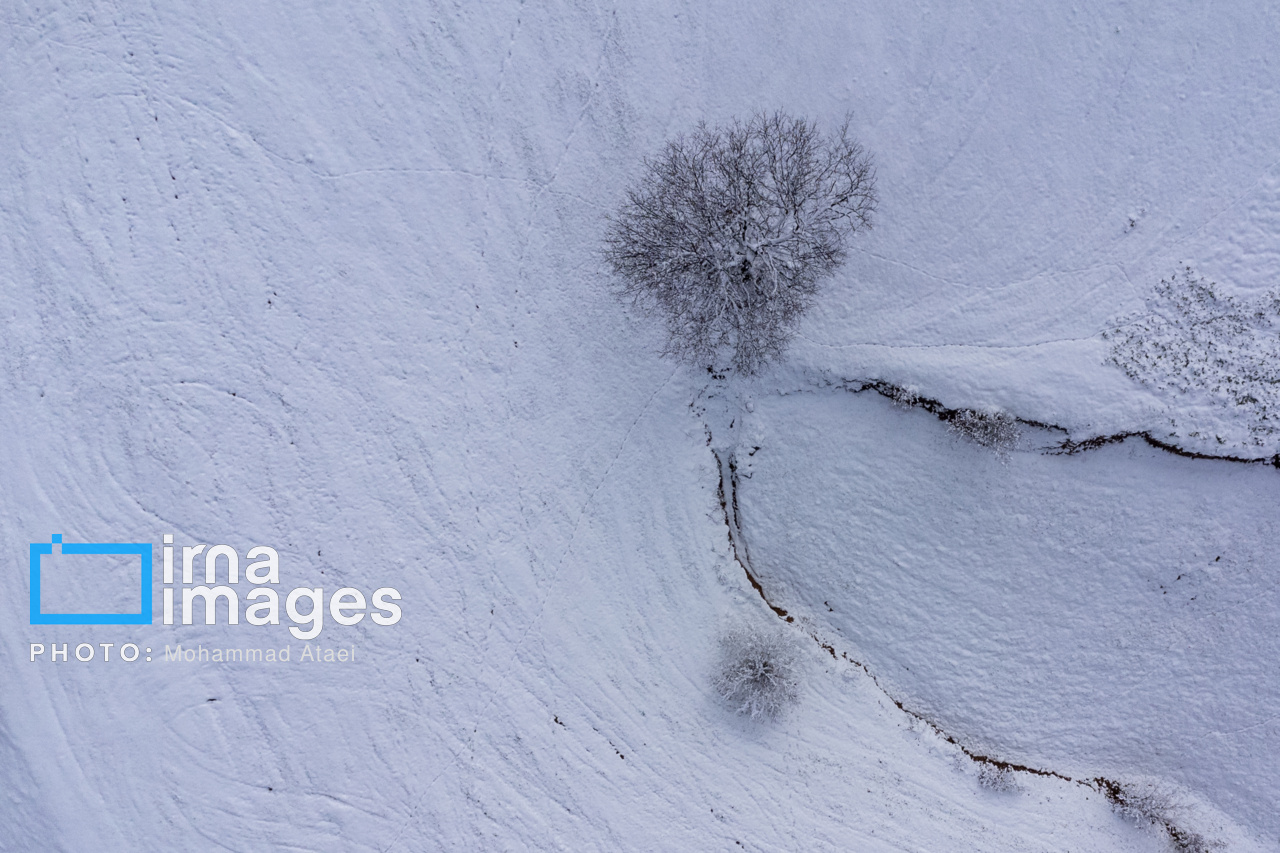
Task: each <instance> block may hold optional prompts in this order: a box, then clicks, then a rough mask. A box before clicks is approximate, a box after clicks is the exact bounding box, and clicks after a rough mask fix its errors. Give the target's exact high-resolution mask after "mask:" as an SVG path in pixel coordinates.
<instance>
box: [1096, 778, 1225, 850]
mask: <svg viewBox="0 0 1280 853" xmlns="http://www.w3.org/2000/svg"><path fill="white" fill-rule="evenodd" d="M1107 796H1108V797H1109V798H1110V800H1111V804H1112V806H1113V807H1114V808H1115V810H1116V812H1117V813H1119V814H1120V815H1121V816H1122V817H1125V818H1127V819H1129V820H1131V821H1133V822H1134V823H1135V824H1137V825H1139V826H1148V827H1152V828H1154V829H1157V830H1160V829H1163V830H1164V831H1165V832H1167V833H1168V834H1169V840H1170V841H1172V842H1173V846H1174V849H1176V850H1177V851H1178V852H1179V853H1212V851H1215V850H1221V849H1222V848H1223V844H1222V842H1220V841H1217V840H1214V839H1209V838H1206V837H1205V836H1204V835H1202V834H1200V833H1199V832H1196V831H1195V830H1193V829H1189V828H1187V825H1186V824H1187V822H1188V821H1189V820H1190V819H1191V817H1192V811H1193V808H1192V805H1191V803H1190V801H1189V800H1187V798H1186V797H1185V796H1184V795H1183V794H1181V793H1180V792H1179V791H1178V790H1177V789H1176V788H1174V787H1172V786H1170V785H1168V784H1166V783H1163V782H1160V781H1157V780H1141V781H1134V782H1127V783H1125V784H1123V785H1119V784H1114V783H1113V784H1112V785H1111V786H1110V787H1109V788H1108V790H1107Z"/></svg>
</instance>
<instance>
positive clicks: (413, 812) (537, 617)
mask: <svg viewBox="0 0 1280 853" xmlns="http://www.w3.org/2000/svg"><path fill="white" fill-rule="evenodd" d="M679 371H680V368H679V367H676V368H675V369H674V370H672V371H671V373H670V374H668V376H667V378H666V379H665V380H663V382H662V384H661V385H659V386H658V387H657V389H656V390H655V391H654V392H653V393H652V394H650V395H649V398H648V399H647V400H645V403H644V405H643V406H641V407H640V412H639V414H637V415H636V416H635V419H634V420H632V421H631V425H630V426H629V427H627V431H626V433H624V434H623V436H622V440H621V441H620V442H618V449H617V450H616V451H615V452H614V454H613V458H612V459H610V460H609V464H608V465H606V466H605V469H604V473H602V474H601V475H600V480H599V482H597V483H596V485H595V488H593V489H592V490H591V494H590V495H588V496H587V499H586V500H585V501H583V504H582V507H581V508H580V509H579V510H578V516H577V518H576V519H575V521H574V523H573V530H572V531H570V533H569V541H568V542H566V543H565V546H564V550H563V551H561V553H560V557H559V559H558V560H557V561H556V564H555V567H554V568H553V569H552V571H551V574H550V576H549V579H548V581H547V584H546V589H545V590H544V591H543V593H542V598H541V599H540V600H539V602H538V610H537V612H536V613H535V614H534V616H533V618H532V619H530V620H529V624H528V625H527V626H526V627H525V629H524V631H523V632H522V633H521V634H520V637H519V638H518V639H517V640H516V641H515V643H514V644H513V645H512V646H511V650H510V651H511V656H512V659H514V658H515V653H516V652H518V651H519V650H520V649H521V647H523V646H524V643H525V640H526V639H528V637H529V634H530V633H532V632H533V629H534V628H536V627H537V626H538V625H539V623H541V621H542V615H543V613H544V612H545V611H546V608H547V601H548V599H550V597H551V590H552V588H553V587H554V586H555V583H556V580H557V579H558V578H559V576H560V569H561V568H562V567H563V566H564V561H565V560H566V559H568V557H569V553H570V552H571V551H572V550H573V543H574V540H575V539H576V538H577V536H578V530H579V528H581V526H582V520H583V519H584V518H585V517H586V515H587V511H588V510H589V509H590V507H591V504H592V503H593V502H594V501H595V497H596V495H597V494H598V493H599V492H600V489H602V488H604V484H605V483H606V482H608V480H609V472H610V471H612V470H613V466H614V465H616V464H617V462H618V460H619V459H620V458H621V457H622V451H623V450H624V449H625V448H626V446H627V441H628V440H629V439H630V438H631V434H632V433H633V432H635V428H636V427H637V426H638V425H639V424H640V421H641V420H642V419H643V418H644V416H645V414H646V413H648V411H649V407H650V406H652V405H653V401H654V400H655V399H657V397H658V395H659V394H660V393H662V391H663V389H665V388H666V387H667V386H668V385H670V384H671V380H672V379H674V378H675V375H676V373H678V372H679ZM508 671H509V670H508ZM505 682H506V675H505V674H504V675H503V677H502V682H501V683H500V685H499V686H498V687H497V688H495V689H494V690H491V691H490V698H489V701H488V702H486V703H485V705H484V707H482V708H481V709H480V711H479V713H478V715H477V717H481V718H482V717H484V715H485V713H486V712H487V711H488V710H489V708H491V707H492V706H493V703H494V702H495V701H497V698H496V697H497V696H499V695H501V687H502V686H504V685H505ZM478 731H479V727H478V725H477V726H473V728H472V731H471V737H470V738H469V739H468V740H467V742H466V744H465V745H464V746H465V747H470V745H471V744H472V742H473V741H474V740H475V735H476V734H477V732H478ZM446 748H447V747H446ZM449 751H450V752H451V753H452V755H453V758H452V759H451V760H450V761H449V762H448V763H447V764H446V765H445V766H444V767H442V768H441V769H440V771H439V772H438V773H436V775H435V776H433V777H431V781H430V782H428V783H427V785H426V787H425V788H423V789H422V793H421V794H419V795H418V799H417V800H415V801H414V804H413V807H412V808H411V809H410V810H409V814H408V816H407V817H406V818H405V820H404V823H402V824H401V825H400V828H399V829H398V830H397V831H396V834H395V836H394V837H393V838H392V839H391V841H390V842H388V843H387V846H386V847H383V848H382V849H381V853H388V851H390V850H391V848H393V847H394V846H395V845H396V844H397V843H398V842H399V841H400V839H401V837H403V835H404V832H405V830H406V829H407V828H408V827H409V826H410V825H411V824H412V823H413V821H414V818H415V817H417V813H418V809H419V808H420V807H421V806H422V801H423V800H424V799H426V796H427V794H428V793H429V792H430V791H431V789H432V787H434V785H435V784H436V782H438V781H439V780H440V777H442V776H443V775H444V774H445V773H447V772H448V771H449V770H451V769H453V767H455V766H456V765H457V763H458V759H459V753H460V752H461V751H462V750H452V749H450V750H449Z"/></svg>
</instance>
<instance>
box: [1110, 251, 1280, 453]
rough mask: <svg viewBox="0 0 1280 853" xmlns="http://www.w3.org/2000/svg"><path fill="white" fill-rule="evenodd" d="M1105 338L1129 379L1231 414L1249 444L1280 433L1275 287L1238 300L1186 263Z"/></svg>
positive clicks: (1279, 311) (1279, 319) (1279, 308)
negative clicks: (1209, 403) (1240, 421)
mask: <svg viewBox="0 0 1280 853" xmlns="http://www.w3.org/2000/svg"><path fill="white" fill-rule="evenodd" d="M1104 337H1105V338H1107V339H1108V340H1110V341H1111V354H1110V356H1109V358H1108V361H1109V362H1110V363H1111V364H1114V365H1116V366H1117V367H1119V368H1120V369H1121V370H1123V371H1124V372H1125V374H1127V375H1128V376H1129V378H1131V379H1134V380H1136V381H1138V382H1141V383H1142V384H1144V385H1147V386H1149V387H1151V388H1154V389H1156V390H1158V391H1172V392H1175V393H1178V394H1193V395H1196V396H1200V397H1203V398H1207V399H1209V400H1210V401H1212V402H1213V403H1214V404H1216V405H1217V406H1219V407H1222V408H1226V409H1228V410H1230V411H1233V412H1235V413H1237V414H1238V415H1239V416H1240V417H1241V418H1242V419H1243V420H1244V422H1245V427H1246V429H1247V430H1248V432H1249V434H1250V435H1251V436H1252V437H1253V442H1252V443H1260V440H1259V437H1260V436H1264V435H1274V434H1276V433H1277V432H1280V292H1276V291H1272V292H1269V293H1265V294H1262V295H1261V296H1257V297H1254V298H1252V299H1241V298H1237V297H1234V296H1230V295H1226V294H1222V293H1220V292H1219V291H1218V285H1217V284H1215V283H1214V282H1211V281H1206V280H1205V279H1204V278H1203V277H1202V276H1197V275H1196V274H1195V271H1194V270H1193V269H1192V268H1191V267H1186V268H1184V269H1183V270H1181V271H1179V272H1178V273H1176V274H1174V275H1173V276H1170V277H1169V278H1168V279H1164V280H1162V281H1161V282H1160V284H1159V285H1157V286H1156V288H1155V289H1154V292H1153V293H1152V295H1151V297H1150V298H1149V299H1148V300H1147V308H1146V310H1145V311H1143V312H1141V313H1139V314H1136V315H1133V316H1130V317H1127V318H1125V319H1124V320H1123V321H1122V322H1120V323H1118V324H1117V325H1116V326H1115V327H1113V328H1112V329H1110V330H1108V331H1107V332H1105V333H1104Z"/></svg>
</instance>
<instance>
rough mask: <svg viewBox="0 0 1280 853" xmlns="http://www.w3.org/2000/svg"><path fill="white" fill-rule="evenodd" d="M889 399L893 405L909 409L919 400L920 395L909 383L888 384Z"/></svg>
mask: <svg viewBox="0 0 1280 853" xmlns="http://www.w3.org/2000/svg"><path fill="white" fill-rule="evenodd" d="M889 400H890V401H892V403H893V404H894V405H895V406H900V407H902V408H904V409H910V408H911V407H912V406H914V405H915V404H916V403H918V402H920V395H919V394H918V393H916V389H915V388H914V387H913V386H911V385H890V386H889Z"/></svg>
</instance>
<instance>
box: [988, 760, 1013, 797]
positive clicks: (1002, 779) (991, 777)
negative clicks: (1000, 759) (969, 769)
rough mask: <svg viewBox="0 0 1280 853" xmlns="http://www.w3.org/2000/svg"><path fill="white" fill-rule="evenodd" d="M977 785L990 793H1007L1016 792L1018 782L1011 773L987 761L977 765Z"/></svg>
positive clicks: (1007, 769)
mask: <svg viewBox="0 0 1280 853" xmlns="http://www.w3.org/2000/svg"><path fill="white" fill-rule="evenodd" d="M978 784H979V785H981V786H982V787H984V788H987V789H989V790H992V791H1001V792H1003V793H1009V792H1012V791H1016V790H1018V780H1017V779H1016V778H1014V775H1013V771H1012V770H1010V769H1009V768H1008V767H1001V766H1000V765H999V764H992V763H991V762H989V761H982V762H979V763H978Z"/></svg>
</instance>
